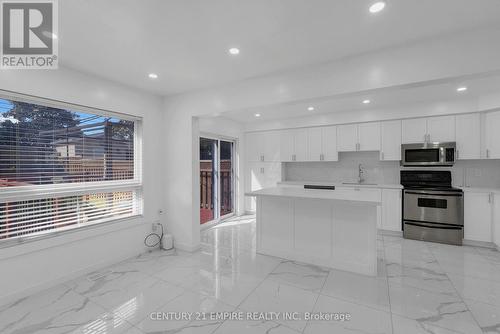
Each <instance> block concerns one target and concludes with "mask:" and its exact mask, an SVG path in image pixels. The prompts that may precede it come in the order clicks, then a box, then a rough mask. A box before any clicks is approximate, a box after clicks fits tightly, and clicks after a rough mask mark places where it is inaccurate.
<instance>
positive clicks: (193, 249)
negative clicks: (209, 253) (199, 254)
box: [174, 242, 201, 253]
mask: <svg viewBox="0 0 500 334" xmlns="http://www.w3.org/2000/svg"><path fill="white" fill-rule="evenodd" d="M174 246H175V248H176V249H178V250H181V251H184V252H189V253H193V252H196V251H197V250H200V249H201V245H200V244H196V245H191V244H185V243H181V242H174Z"/></svg>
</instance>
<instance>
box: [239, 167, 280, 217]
mask: <svg viewBox="0 0 500 334" xmlns="http://www.w3.org/2000/svg"><path fill="white" fill-rule="evenodd" d="M280 181H281V163H280V162H249V163H248V165H247V174H246V183H245V189H246V191H256V190H260V189H263V188H269V187H275V186H276V185H277V183H278V182H280ZM245 205H246V210H247V211H255V197H246V201H245Z"/></svg>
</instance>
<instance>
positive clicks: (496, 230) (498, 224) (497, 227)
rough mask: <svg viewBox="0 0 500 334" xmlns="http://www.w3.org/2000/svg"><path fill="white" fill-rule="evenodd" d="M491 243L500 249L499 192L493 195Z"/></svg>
mask: <svg viewBox="0 0 500 334" xmlns="http://www.w3.org/2000/svg"><path fill="white" fill-rule="evenodd" d="M493 242H494V243H495V245H496V246H497V248H498V249H500V192H498V193H495V194H493Z"/></svg>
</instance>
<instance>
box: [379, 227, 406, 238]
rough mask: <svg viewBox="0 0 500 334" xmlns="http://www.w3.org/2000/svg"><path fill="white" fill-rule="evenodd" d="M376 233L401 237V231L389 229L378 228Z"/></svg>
mask: <svg viewBox="0 0 500 334" xmlns="http://www.w3.org/2000/svg"><path fill="white" fill-rule="evenodd" d="M377 233H378V234H379V235H387V236H390V237H403V231H391V230H382V229H378V230H377Z"/></svg>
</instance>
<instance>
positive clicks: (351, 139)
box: [337, 124, 358, 152]
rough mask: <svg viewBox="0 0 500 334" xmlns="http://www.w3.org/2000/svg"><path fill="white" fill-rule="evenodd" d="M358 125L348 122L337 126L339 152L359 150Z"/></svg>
mask: <svg viewBox="0 0 500 334" xmlns="http://www.w3.org/2000/svg"><path fill="white" fill-rule="evenodd" d="M357 148H358V125H357V124H346V125H339V126H338V127H337V150H338V151H339V152H352V151H357Z"/></svg>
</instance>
